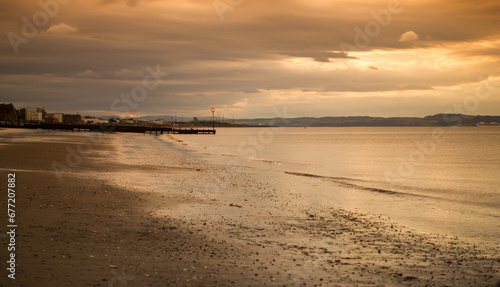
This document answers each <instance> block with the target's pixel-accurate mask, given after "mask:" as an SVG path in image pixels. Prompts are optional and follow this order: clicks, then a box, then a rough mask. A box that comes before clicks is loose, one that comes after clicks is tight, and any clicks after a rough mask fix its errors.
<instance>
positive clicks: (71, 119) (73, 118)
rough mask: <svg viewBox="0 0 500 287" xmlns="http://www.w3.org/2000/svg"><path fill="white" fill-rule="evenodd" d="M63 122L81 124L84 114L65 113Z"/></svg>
mask: <svg viewBox="0 0 500 287" xmlns="http://www.w3.org/2000/svg"><path fill="white" fill-rule="evenodd" d="M62 118H63V121H62V122H63V123H65V124H80V123H82V116H80V115H79V114H76V115H68V114H63V117H62Z"/></svg>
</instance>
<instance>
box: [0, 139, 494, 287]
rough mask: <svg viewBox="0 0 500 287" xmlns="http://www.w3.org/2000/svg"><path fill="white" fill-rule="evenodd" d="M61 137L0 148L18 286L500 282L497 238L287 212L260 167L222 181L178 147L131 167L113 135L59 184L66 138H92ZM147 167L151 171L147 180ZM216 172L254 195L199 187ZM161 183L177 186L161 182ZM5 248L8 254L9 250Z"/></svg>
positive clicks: (335, 213)
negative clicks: (12, 180) (8, 182)
mask: <svg viewBox="0 0 500 287" xmlns="http://www.w3.org/2000/svg"><path fill="white" fill-rule="evenodd" d="M46 136H47V135H44V137H46ZM51 137H59V136H58V135H52V136H51ZM63 138H64V140H65V141H66V142H64V143H58V142H55V143H28V142H22V143H15V142H11V143H8V144H5V145H1V146H0V158H1V159H2V165H1V167H0V168H2V169H3V170H1V173H2V178H6V174H7V173H8V171H14V172H15V173H16V177H17V187H16V188H17V191H16V192H17V206H16V213H17V222H18V225H19V227H18V231H17V232H18V237H17V244H18V250H17V252H16V256H17V258H18V266H17V274H16V280H15V284H13V282H12V281H13V280H11V279H8V278H7V272H6V271H4V275H2V278H0V283H1V284H2V286H406V285H407V286H497V285H498V282H499V280H500V277H499V270H500V256H499V254H500V249H499V247H498V246H475V245H473V244H470V243H467V242H463V241H462V240H460V238H451V237H447V236H443V235H435V234H421V233H417V232H415V231H413V230H412V229H411V228H406V227H402V226H398V225H396V224H394V223H392V222H391V221H390V220H389V219H387V218H383V217H378V216H375V215H369V214H361V213H359V212H350V211H346V210H341V209H330V210H327V211H324V210H323V211H321V212H318V211H316V210H314V209H300V208H297V209H294V210H293V212H288V211H287V210H286V208H283V210H281V212H280V211H279V210H277V209H276V208H275V207H274V206H271V205H269V206H267V205H263V204H262V200H261V199H262V197H263V198H266V200H267V199H271V198H274V199H275V201H276V202H279V201H280V198H279V193H277V192H275V191H274V186H272V185H271V184H269V183H266V182H261V181H260V182H255V181H252V180H251V178H252V174H251V173H249V174H243V175H241V174H232V175H228V176H227V178H221V177H224V176H225V175H224V174H223V173H221V169H220V168H219V169H218V168H217V167H216V166H212V165H210V164H208V163H203V162H202V161H199V160H197V159H189V158H183V157H182V154H179V153H178V152H176V151H174V150H172V151H171V154H172V157H171V158H169V159H167V160H166V163H165V166H156V165H146V164H144V165H138V164H137V163H134V164H126V162H124V161H123V160H120V159H119V152H118V150H117V144H118V141H119V138H118V137H116V136H114V135H111V136H106V137H105V138H104V141H103V142H102V143H100V144H99V145H94V146H93V150H92V151H91V152H90V153H89V154H88V155H87V156H85V157H84V159H83V161H82V163H81V164H79V165H78V166H76V167H74V168H72V170H71V171H70V172H67V173H65V174H64V180H63V182H62V183H61V182H59V180H58V179H57V177H56V176H55V175H54V173H53V171H52V167H51V164H52V162H53V161H54V160H57V161H59V162H64V160H65V157H66V156H67V154H68V152H67V150H66V148H67V146H70V147H71V148H73V149H76V148H77V143H78V142H80V141H81V142H85V141H86V137H85V136H83V135H82V134H75V135H72V136H71V137H70V138H71V141H67V139H68V135H64V136H63ZM162 148H167V147H166V146H163V147H162ZM138 171H140V173H144V174H147V175H149V176H147V177H146V176H144V177H143V180H144V181H147V184H146V183H144V184H142V183H141V182H140V180H141V177H140V176H137V174H139V175H140V173H138ZM132 175H135V176H132ZM216 177H218V178H219V182H226V184H224V185H223V187H224V188H225V189H227V190H230V191H232V193H231V194H236V195H238V194H240V193H241V191H243V190H247V191H248V190H254V191H256V192H255V195H252V196H247V197H245V198H241V197H237V196H235V195H233V196H230V195H227V194H225V193H224V192H222V191H217V190H216V191H214V192H213V193H210V192H196V189H197V188H199V189H200V190H201V189H204V188H205V187H206V186H207V184H209V183H210V182H213V179H214V178H216ZM152 178H157V180H156V181H154V180H153V179H152ZM245 179H246V180H245ZM160 181H161V182H163V181H164V182H166V183H165V184H166V185H167V188H166V189H167V190H169V192H165V190H164V189H158V188H154V184H155V183H159V182H160ZM152 187H153V188H152ZM170 187H171V188H170ZM214 188H215V189H216V188H217V186H215V187H214ZM219 188H220V185H219ZM227 190H225V191H227ZM257 191H258V192H257ZM280 204H283V202H281V203H280ZM1 206H2V208H3V209H5V208H6V207H5V203H4V202H2V205H1ZM193 207H195V208H196V207H199V210H198V212H193V210H194V209H193ZM2 241H3V244H4V246H6V244H7V239H6V238H5V237H3V238H2ZM0 256H1V257H2V258H7V256H8V255H7V251H6V248H2V252H1V253H0ZM2 260H3V259H2ZM3 261H4V262H5V260H3ZM4 264H5V263H4ZM4 270H5V269H4Z"/></svg>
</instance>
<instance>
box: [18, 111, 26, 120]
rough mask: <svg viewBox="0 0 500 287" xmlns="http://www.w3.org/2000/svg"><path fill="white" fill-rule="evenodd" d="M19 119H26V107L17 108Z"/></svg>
mask: <svg viewBox="0 0 500 287" xmlns="http://www.w3.org/2000/svg"><path fill="white" fill-rule="evenodd" d="M17 119H18V120H19V121H24V120H25V119H26V109H25V108H22V109H19V110H17Z"/></svg>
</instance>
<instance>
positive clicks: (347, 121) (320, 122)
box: [235, 114, 500, 127]
mask: <svg viewBox="0 0 500 287" xmlns="http://www.w3.org/2000/svg"><path fill="white" fill-rule="evenodd" d="M235 122H236V123H238V124H247V125H253V126H256V125H271V126H288V127H377V126H380V127H401V126H402V127H418V126H422V127H423V126H454V125H463V126H475V125H477V124H478V123H480V122H487V123H489V122H497V123H500V116H470V115H461V114H437V115H433V116H427V117H424V118H418V117H390V118H383V117H367V116H353V117H322V118H312V117H302V118H291V119H284V120H283V119H279V118H260V119H239V120H235Z"/></svg>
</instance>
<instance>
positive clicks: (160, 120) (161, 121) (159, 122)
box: [154, 119, 165, 125]
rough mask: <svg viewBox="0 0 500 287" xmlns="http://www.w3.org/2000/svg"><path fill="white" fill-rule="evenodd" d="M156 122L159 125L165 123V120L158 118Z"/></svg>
mask: <svg viewBox="0 0 500 287" xmlns="http://www.w3.org/2000/svg"><path fill="white" fill-rule="evenodd" d="M154 123H155V124H157V125H164V124H165V121H164V120H162V119H158V120H156V121H154Z"/></svg>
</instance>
